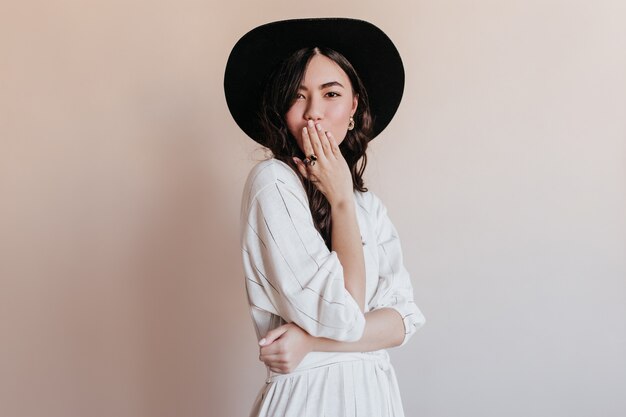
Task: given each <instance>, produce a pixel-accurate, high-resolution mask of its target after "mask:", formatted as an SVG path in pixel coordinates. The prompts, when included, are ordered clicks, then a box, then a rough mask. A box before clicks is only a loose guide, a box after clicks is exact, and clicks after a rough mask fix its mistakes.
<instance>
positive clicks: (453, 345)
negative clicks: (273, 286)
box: [0, 0, 626, 417]
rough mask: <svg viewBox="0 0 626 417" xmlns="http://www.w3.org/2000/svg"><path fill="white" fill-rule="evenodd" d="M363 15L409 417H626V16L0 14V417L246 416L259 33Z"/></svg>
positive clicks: (231, 11) (521, 8)
mask: <svg viewBox="0 0 626 417" xmlns="http://www.w3.org/2000/svg"><path fill="white" fill-rule="evenodd" d="M304 16H351V17H358V18H364V19H366V20H369V21H372V22H373V23H375V24H377V25H378V26H379V27H381V28H382V29H383V30H384V31H386V32H387V33H388V35H389V36H390V37H391V38H392V39H393V40H394V41H395V42H396V44H397V46H398V49H399V50H400V52H401V54H402V56H403V58H404V62H405V67H406V72H407V85H406V90H405V97H404V101H403V103H402V105H401V107H400V110H399V112H398V114H397V117H396V118H395V119H394V121H393V123H392V124H391V125H390V126H389V128H388V129H387V130H386V131H385V132H384V134H383V135H382V136H381V137H380V138H378V139H376V140H375V141H374V142H373V144H372V148H371V153H370V158H371V162H370V165H369V168H368V173H367V180H368V184H369V186H370V188H371V189H372V190H373V191H375V192H376V193H378V194H379V195H380V196H381V197H382V198H383V200H384V202H385V203H386V204H387V206H388V208H389V211H390V214H391V216H392V219H393V220H394V222H395V224H396V226H397V228H398V230H399V232H400V236H401V238H402V241H403V244H404V252H405V258H406V265H407V268H408V269H409V270H410V271H411V273H412V277H413V284H414V286H415V292H416V299H417V302H418V305H419V306H420V307H421V308H422V310H423V312H424V314H425V315H426V317H427V320H428V322H427V324H426V325H425V327H424V328H422V329H421V330H420V331H419V332H418V334H417V335H416V336H415V337H414V339H413V340H412V342H411V343H410V344H408V345H407V346H405V347H403V348H401V349H398V350H395V351H393V352H392V355H393V361H394V363H395V366H396V369H397V373H398V378H399V380H400V384H401V390H402V395H403V398H404V405H405V410H406V414H407V417H409V416H420V417H439V416H441V417H449V416H481V417H484V416H502V415H506V416H509V417H512V416H546V417H547V416H559V417H561V416H562V417H578V416H580V417H583V416H584V417H587V416H606V417H612V416H614V417H617V416H623V415H625V414H626V397H624V396H623V390H624V387H625V386H626V324H625V322H624V318H625V317H626V217H625V213H626V172H625V171H626V118H625V116H626V53H625V51H626V49H625V46H626V3H625V2H623V1H621V0H615V1H608V0H607V1H596V2H590V1H571V0H568V1H566V0H562V1H545V0H543V1H521V0H520V1H488V0H475V1H461V0H447V1H446V0H439V1H416V2H411V3H408V2H407V3H405V2H399V1H390V0H387V1H382V2H381V1H377V2H373V1H363V0H359V1H351V2H336V1H328V0H318V1H316V2H314V3H308V2H302V3H300V2H294V1H291V0H289V1H287V0H286V1H274V2H256V1H244V2H220V3H213V2H206V1H200V0H178V1H173V0H163V1H157V2H155V1H140V2H139V1H135V2H128V1H119V0H108V1H99V2H79V1H70V0H57V1H39V2H34V1H19V2H18V1H4V2H2V3H1V4H0V277H1V287H0V415H1V416H3V417H5V416H6V417H22V416H24V417H26V416H28V417H38V416H41V417H44V416H45V417H61V416H63V417H69V416H76V417H78V416H81V417H82V416H90V417H95V416H103V417H104V416H107V417H108V416H115V417H126V416H128V417H130V416H145V417H160V416H177V417H178V416H189V417H196V416H197V417H200V416H216V417H217V416H220V417H221V416H224V417H226V416H228V417H230V416H245V415H247V412H248V410H249V408H250V405H251V403H252V401H253V399H254V397H255V395H256V393H257V391H258V389H259V388H260V387H261V385H262V384H263V378H264V368H263V367H262V366H261V364H260V362H258V360H257V354H258V353H257V348H256V346H255V336H254V332H253V328H252V324H251V320H250V318H249V316H248V312H247V304H246V301H245V296H244V288H243V276H242V268H241V266H240V258H239V257H240V253H239V243H238V236H237V230H238V227H239V226H238V220H239V219H238V215H239V212H238V211H239V199H240V193H241V188H242V186H243V181H244V180H245V177H246V175H247V173H248V170H249V169H250V167H251V166H252V164H253V160H255V159H259V158H260V157H262V155H263V153H262V152H259V151H258V150H257V147H256V146H255V144H254V143H253V142H252V141H251V140H248V139H247V138H246V137H245V136H244V135H243V133H242V132H241V131H240V130H239V129H238V128H237V126H236V125H235V124H234V122H233V121H232V119H231V118H230V115H229V114H228V111H227V109H226V105H225V101H224V97H223V90H222V82H223V69H224V65H225V62H226V59H227V56H228V53H229V52H230V48H231V47H232V45H233V44H234V43H235V42H236V41H237V39H238V38H239V37H240V36H241V35H243V34H244V33H245V32H246V31H248V30H250V29H251V28H253V27H255V26H257V25H259V24H262V23H265V22H268V21H272V20H277V19H282V18H293V17H304Z"/></svg>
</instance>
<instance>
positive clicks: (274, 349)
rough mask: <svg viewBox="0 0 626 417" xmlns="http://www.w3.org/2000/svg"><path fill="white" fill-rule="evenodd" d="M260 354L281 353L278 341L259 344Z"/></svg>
mask: <svg viewBox="0 0 626 417" xmlns="http://www.w3.org/2000/svg"><path fill="white" fill-rule="evenodd" d="M259 352H260V353H261V356H265V355H278V354H280V353H281V346H280V343H272V344H271V345H266V346H261V348H260V349H259Z"/></svg>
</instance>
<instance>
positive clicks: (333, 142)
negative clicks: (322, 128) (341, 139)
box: [326, 132, 343, 157]
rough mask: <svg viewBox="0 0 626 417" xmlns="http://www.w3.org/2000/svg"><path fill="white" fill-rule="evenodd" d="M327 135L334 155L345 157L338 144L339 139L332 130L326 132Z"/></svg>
mask: <svg viewBox="0 0 626 417" xmlns="http://www.w3.org/2000/svg"><path fill="white" fill-rule="evenodd" d="M326 137H327V138H328V143H329V144H330V149H331V150H332V152H333V155H335V156H336V157H340V156H341V157H343V154H342V153H341V149H339V145H337V141H336V140H335V137H334V136H333V134H332V133H330V132H326Z"/></svg>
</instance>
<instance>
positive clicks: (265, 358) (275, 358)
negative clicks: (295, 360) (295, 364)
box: [259, 355, 287, 366]
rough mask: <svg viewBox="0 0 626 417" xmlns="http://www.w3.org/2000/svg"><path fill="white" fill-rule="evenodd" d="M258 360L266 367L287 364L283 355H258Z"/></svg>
mask: <svg viewBox="0 0 626 417" xmlns="http://www.w3.org/2000/svg"><path fill="white" fill-rule="evenodd" d="M259 360H260V361H261V362H263V363H265V364H266V365H273V366H277V365H282V364H285V363H287V360H286V359H285V355H259Z"/></svg>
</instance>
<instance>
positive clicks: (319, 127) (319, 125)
mask: <svg viewBox="0 0 626 417" xmlns="http://www.w3.org/2000/svg"><path fill="white" fill-rule="evenodd" d="M315 127H317V130H319V131H321V130H322V125H321V124H319V123H318V124H316V125H315Z"/></svg>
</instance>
